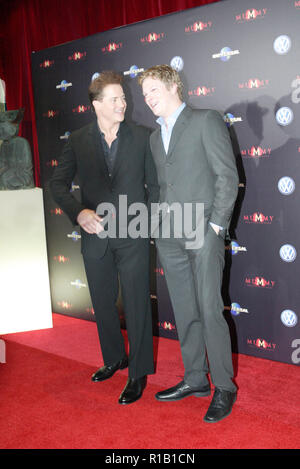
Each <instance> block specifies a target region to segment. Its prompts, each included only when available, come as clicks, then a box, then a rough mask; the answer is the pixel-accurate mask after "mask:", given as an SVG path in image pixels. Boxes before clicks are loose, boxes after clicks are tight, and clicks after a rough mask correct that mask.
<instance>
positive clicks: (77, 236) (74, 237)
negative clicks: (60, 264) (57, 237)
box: [67, 231, 81, 243]
mask: <svg viewBox="0 0 300 469" xmlns="http://www.w3.org/2000/svg"><path fill="white" fill-rule="evenodd" d="M67 237H68V238H70V239H72V241H74V243H76V242H77V241H79V240H80V239H81V235H80V234H78V232H77V231H73V232H72V233H71V234H67Z"/></svg>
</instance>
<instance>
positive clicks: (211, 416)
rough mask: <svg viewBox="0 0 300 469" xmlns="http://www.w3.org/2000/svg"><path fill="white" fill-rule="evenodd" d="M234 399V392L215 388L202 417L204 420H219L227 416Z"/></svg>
mask: <svg viewBox="0 0 300 469" xmlns="http://www.w3.org/2000/svg"><path fill="white" fill-rule="evenodd" d="M235 401H236V392H230V391H222V390H221V389H218V388H216V389H215V392H214V396H213V398H212V401H211V403H210V406H209V408H208V411H207V412H206V415H205V417H204V421H205V422H219V421H220V420H222V419H224V418H225V417H227V415H229V414H230V412H231V410H232V406H233V404H234V403H235Z"/></svg>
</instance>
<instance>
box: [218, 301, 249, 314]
mask: <svg viewBox="0 0 300 469" xmlns="http://www.w3.org/2000/svg"><path fill="white" fill-rule="evenodd" d="M224 309H229V310H230V312H231V314H232V315H233V316H238V315H239V314H241V313H246V314H249V311H248V309H247V308H242V307H241V306H240V305H239V303H231V306H226V307H225V308H224Z"/></svg>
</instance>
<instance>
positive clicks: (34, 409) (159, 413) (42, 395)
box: [0, 314, 300, 450]
mask: <svg viewBox="0 0 300 469" xmlns="http://www.w3.org/2000/svg"><path fill="white" fill-rule="evenodd" d="M53 320H54V328H53V329H48V330H42V331H34V332H23V333H18V334H8V335H5V336H2V339H4V340H5V342H6V363H5V364H0V396H1V401H0V415H1V418H0V448H1V449H48V448H50V449H63V448H66V449H101V448H103V449H190V450H192V449H299V448H300V399H299V390H300V369H299V367H297V366H294V365H287V364H281V363H277V362H272V361H268V360H263V359H259V358H255V357H248V356H245V355H238V356H235V361H237V362H238V373H237V378H236V382H237V384H238V386H239V393H238V399H237V402H236V404H235V406H234V408H233V411H232V413H231V415H230V416H229V417H228V418H226V419H225V420H223V421H221V422H218V423H217V424H207V423H205V422H203V420H202V419H203V416H204V414H205V412H206V409H207V407H208V405H209V402H210V397H205V398H196V397H189V398H186V399H184V400H182V401H180V402H176V403H175V402H170V403H160V402H157V401H156V400H155V399H154V394H155V393H156V392H157V391H159V390H162V389H164V388H165V387H166V386H167V387H168V386H172V385H174V384H176V383H177V382H178V381H179V380H180V379H181V377H182V374H183V368H182V365H181V357H180V350H179V344H178V342H177V341H173V340H168V339H162V338H160V339H158V338H155V348H156V352H157V372H156V374H155V375H153V376H150V377H149V378H148V386H147V388H146V390H145V391H144V395H143V397H142V399H140V400H139V401H137V402H136V403H134V404H132V405H129V406H120V405H119V404H118V397H119V394H120V392H121V390H122V389H123V387H124V385H125V383H126V379H127V370H122V371H120V372H118V373H116V374H115V375H114V376H113V377H112V378H111V379H110V380H108V381H106V382H103V383H92V382H91V380H90V376H91V374H92V373H93V372H94V371H95V369H96V368H97V367H98V366H100V365H101V364H102V363H101V359H100V358H99V356H100V352H99V345H98V341H97V333H96V324H95V323H92V322H88V321H83V320H79V319H74V318H70V317H67V316H61V315H56V314H54V316H53Z"/></svg>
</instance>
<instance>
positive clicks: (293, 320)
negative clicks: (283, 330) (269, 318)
mask: <svg viewBox="0 0 300 469" xmlns="http://www.w3.org/2000/svg"><path fill="white" fill-rule="evenodd" d="M280 319H281V322H282V323H283V324H284V325H285V326H286V327H294V326H296V324H297V322H298V317H297V314H296V313H295V312H294V311H291V310H290V309H285V310H284V311H282V313H281V315H280Z"/></svg>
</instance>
